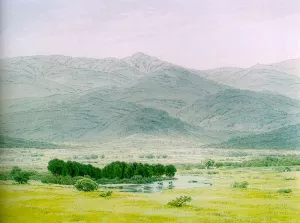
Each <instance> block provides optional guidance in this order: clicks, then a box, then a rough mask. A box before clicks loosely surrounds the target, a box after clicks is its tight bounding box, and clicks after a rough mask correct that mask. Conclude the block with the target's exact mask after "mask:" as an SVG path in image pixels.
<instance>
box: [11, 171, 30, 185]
mask: <svg viewBox="0 0 300 223" xmlns="http://www.w3.org/2000/svg"><path fill="white" fill-rule="evenodd" d="M10 174H11V176H12V178H13V179H14V180H15V181H16V182H17V183H19V184H25V183H27V182H28V180H29V177H30V173H29V172H28V171H23V170H22V169H21V168H19V167H14V168H13V169H12V171H11V172H10Z"/></svg>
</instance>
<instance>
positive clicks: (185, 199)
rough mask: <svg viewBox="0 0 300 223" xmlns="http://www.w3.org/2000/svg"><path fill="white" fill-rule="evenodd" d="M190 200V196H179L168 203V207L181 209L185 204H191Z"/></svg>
mask: <svg viewBox="0 0 300 223" xmlns="http://www.w3.org/2000/svg"><path fill="white" fill-rule="evenodd" d="M191 201H192V198H191V197H190V196H180V197H177V198H176V199H174V200H172V201H170V202H168V205H169V206H172V207H182V206H184V205H186V203H187V202H191Z"/></svg>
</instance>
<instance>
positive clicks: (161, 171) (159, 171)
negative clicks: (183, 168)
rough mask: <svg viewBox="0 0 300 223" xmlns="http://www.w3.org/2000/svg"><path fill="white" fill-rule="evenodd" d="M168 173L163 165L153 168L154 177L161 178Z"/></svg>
mask: <svg viewBox="0 0 300 223" xmlns="http://www.w3.org/2000/svg"><path fill="white" fill-rule="evenodd" d="M165 172H166V170H165V167H164V166H163V165H161V164H156V165H154V166H153V175H155V176H158V177H161V176H162V175H164V174H165Z"/></svg>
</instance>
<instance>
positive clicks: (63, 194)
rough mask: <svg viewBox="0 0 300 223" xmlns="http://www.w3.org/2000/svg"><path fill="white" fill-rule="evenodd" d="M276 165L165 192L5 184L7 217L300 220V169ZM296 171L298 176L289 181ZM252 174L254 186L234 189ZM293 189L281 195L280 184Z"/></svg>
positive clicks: (230, 173)
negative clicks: (180, 200)
mask: <svg viewBox="0 0 300 223" xmlns="http://www.w3.org/2000/svg"><path fill="white" fill-rule="evenodd" d="M270 170H271V169H263V168H251V169H235V170H221V171H220V173H219V174H218V176H214V180H213V182H214V185H213V186H212V187H205V188H197V189H185V190H179V189H175V190H168V191H165V192H163V193H154V194H133V193H121V192H114V193H113V195H112V196H111V197H110V198H102V197H100V196H99V194H100V191H97V192H88V193H86V192H78V191H76V190H75V189H73V187H71V186H65V187H63V186H57V185H43V184H41V185H34V182H32V183H31V185H11V184H8V185H4V184H3V185H1V186H0V192H1V209H2V213H1V216H2V220H3V222H4V223H6V222H22V223H23V222H24V223H26V222H28V223H29V222H30V223H32V222H51V223H52V222H53V223H54V222H56V223H58V222H86V223H88V222H107V223H110V222H112V223H115V222H130V223H134V222H142V223H147V222H163V223H166V222H172V223H173V222H175V223H176V222H178V223H179V222H184V223H188V222H197V223H198V222H208V223H209V222H243V223H244V222H257V223H261V222H300V216H299V213H300V205H299V204H300V184H299V183H300V178H299V177H300V176H299V172H289V173H276V172H273V171H270ZM287 176H293V177H295V180H285V177H287ZM242 179H246V180H248V181H249V183H250V186H249V188H248V189H236V188H231V187H230V183H232V182H233V181H234V180H242ZM288 186H289V187H290V188H292V189H293V192H292V193H290V194H280V193H278V192H277V189H278V188H287V187H288ZM180 195H188V196H191V197H192V199H193V200H192V202H191V204H190V205H189V206H186V207H181V208H172V207H169V206H167V205H166V204H167V202H168V201H170V200H172V199H174V198H175V197H178V196H180Z"/></svg>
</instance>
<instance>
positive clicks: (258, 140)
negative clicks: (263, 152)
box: [208, 124, 300, 149]
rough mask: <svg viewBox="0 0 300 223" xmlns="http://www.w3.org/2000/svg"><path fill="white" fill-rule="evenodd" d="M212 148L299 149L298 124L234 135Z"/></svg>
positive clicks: (299, 133) (299, 131) (299, 127)
mask: <svg viewBox="0 0 300 223" xmlns="http://www.w3.org/2000/svg"><path fill="white" fill-rule="evenodd" d="M208 147H212V148H236V149H300V124H297V125H289V126H286V127H283V128H280V129H276V130H273V131H270V132H267V133H263V134H255V135H249V136H245V137H234V138H232V139H230V140H228V141H226V142H223V143H220V144H212V145H209V146H208Z"/></svg>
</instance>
